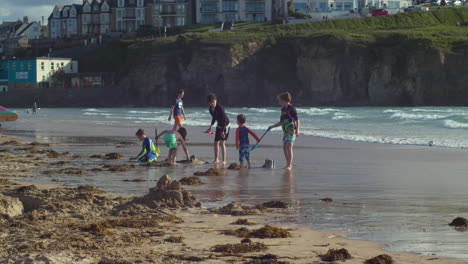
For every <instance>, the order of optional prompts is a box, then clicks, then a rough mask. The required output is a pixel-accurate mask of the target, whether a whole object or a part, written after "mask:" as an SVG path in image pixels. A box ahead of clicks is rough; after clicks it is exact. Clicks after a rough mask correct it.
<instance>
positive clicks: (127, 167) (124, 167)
mask: <svg viewBox="0 0 468 264" xmlns="http://www.w3.org/2000/svg"><path fill="white" fill-rule="evenodd" d="M103 167H104V168H106V169H107V170H108V171H111V172H125V171H131V170H133V169H134V168H135V167H136V166H135V165H133V164H132V165H126V164H124V165H109V164H105V165H104V166H103Z"/></svg>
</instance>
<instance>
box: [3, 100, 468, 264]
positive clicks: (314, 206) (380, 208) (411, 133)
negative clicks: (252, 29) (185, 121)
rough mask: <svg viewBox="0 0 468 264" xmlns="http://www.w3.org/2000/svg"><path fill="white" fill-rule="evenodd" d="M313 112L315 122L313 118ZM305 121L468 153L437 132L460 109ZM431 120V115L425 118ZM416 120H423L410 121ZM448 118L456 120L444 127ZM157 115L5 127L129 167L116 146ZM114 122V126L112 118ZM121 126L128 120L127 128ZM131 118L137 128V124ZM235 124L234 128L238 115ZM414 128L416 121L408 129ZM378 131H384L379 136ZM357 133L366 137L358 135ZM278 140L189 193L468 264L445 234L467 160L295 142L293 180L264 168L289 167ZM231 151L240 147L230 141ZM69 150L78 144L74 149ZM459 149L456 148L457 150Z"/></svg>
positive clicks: (202, 146) (455, 137)
mask: <svg viewBox="0 0 468 264" xmlns="http://www.w3.org/2000/svg"><path fill="white" fill-rule="evenodd" d="M276 110H277V109H273V108H272V109H234V110H230V111H232V113H235V112H239V111H245V112H248V113H249V119H250V120H249V122H251V123H252V124H255V122H257V125H253V126H251V127H257V128H262V127H264V126H266V124H267V123H268V124H270V123H273V122H274V121H275V120H276V119H277V112H276ZM306 110H307V111H309V112H310V113H313V114H311V115H310V116H307V115H306V114H305V113H306V112H307V111H306ZM416 110H417V111H416ZM422 110H424V111H422ZM130 111H133V112H131V113H130ZM204 111H206V109H188V112H189V113H190V115H189V117H192V116H193V117H194V120H193V121H192V122H193V123H192V124H194V125H202V124H204V125H207V123H209V121H208V122H207V120H206V119H207V114H206V112H204ZM301 111H302V112H301V117H302V122H303V123H304V129H303V132H304V133H306V134H314V133H315V134H317V133H318V132H317V131H326V132H327V133H343V134H342V135H348V136H349V135H352V134H353V133H354V134H356V135H358V134H359V132H362V135H363V136H364V135H367V134H374V135H377V136H374V137H375V138H378V137H381V138H387V139H388V138H392V136H391V135H392V134H397V132H401V133H405V134H404V135H405V138H406V141H405V143H409V142H414V143H415V144H416V143H417V140H421V142H424V141H425V140H428V139H429V138H436V137H437V138H438V140H437V141H435V142H436V143H437V142H452V143H453V142H455V143H456V144H458V146H463V147H464V146H465V144H467V145H468V143H465V140H466V142H468V136H466V135H464V132H466V131H464V130H463V129H449V128H445V127H443V126H439V125H437V124H443V123H444V121H446V120H448V119H456V120H458V121H457V122H462V120H461V119H463V118H464V117H463V115H464V114H462V113H464V111H465V110H464V109H462V108H453V109H451V108H440V109H439V108H430V109H419V110H418V109H411V108H403V109H387V108H369V109H366V108H357V109H353V108H345V109H328V110H327V109H313V108H310V109H302V110H301ZM345 111H346V113H347V114H349V115H352V116H353V118H356V119H354V121H353V122H348V121H347V120H350V119H346V118H337V115H336V113H343V112H345ZM428 111H430V112H429V113H428V114H426V113H427V112H428ZM467 111H468V110H467ZM143 112H147V113H143ZM166 112H167V111H165V112H164V113H166ZM413 112H414V113H418V114H417V115H410V116H408V115H406V116H405V114H412V113H413ZM451 112H453V113H456V115H457V116H456V117H455V116H450V117H445V116H446V115H447V113H451ZM90 113H104V114H105V115H103V114H96V115H93V114H90ZM155 113H158V114H159V115H162V113H163V110H162V109H50V110H49V109H44V110H42V111H41V112H40V113H39V115H38V116H27V117H24V118H22V119H21V120H20V121H18V122H15V123H10V124H8V125H7V126H5V125H4V126H5V127H6V128H7V129H8V131H6V133H13V134H17V135H22V136H26V137H29V138H34V139H37V140H39V141H48V142H54V143H57V144H58V146H57V147H56V148H57V149H58V150H60V151H70V152H72V153H74V154H82V155H86V156H89V155H91V154H96V153H106V152H111V151H118V152H122V153H124V154H125V155H126V156H128V157H130V156H131V155H134V154H135V153H136V152H138V150H139V146H136V145H135V146H126V147H124V148H116V144H117V143H118V142H121V141H135V139H134V138H133V137H132V135H133V133H134V132H135V130H136V126H141V127H146V128H147V129H148V130H151V129H152V124H153V123H154V122H156V121H160V122H161V123H162V124H161V125H160V126H161V127H160V129H163V128H168V126H167V124H166V123H165V121H163V120H164V118H165V116H166V114H164V117H153V116H154V114H155ZM317 113H320V115H318V114H317ZM141 115H143V117H144V118H153V119H154V120H146V121H145V120H138V116H141ZM257 115H261V117H259V116H257ZM365 115H367V120H373V118H371V116H374V121H365V120H360V121H357V120H358V119H359V118H357V117H363V116H365ZM382 115H384V116H385V115H388V117H387V119H385V118H382ZM421 115H424V116H421ZM435 115H437V116H435ZM112 116H115V118H109V117H112ZM121 116H125V117H128V118H125V119H123V118H121ZM132 116H133V119H132V118H130V117H132ZM442 116H444V117H442ZM334 117H335V118H334ZM231 118H232V119H233V115H231ZM408 118H410V119H412V121H408V120H407V119H408ZM437 118H445V120H442V119H441V120H438V119H437ZM122 120H126V121H124V122H122ZM260 120H261V121H260ZM343 120H345V121H343ZM166 122H167V121H166ZM262 122H263V123H262ZM372 122H374V123H372ZM467 122H468V121H467ZM377 123H378V124H379V125H378V127H377V128H375V126H377V125H376V124H377ZM357 127H360V130H359V129H357ZM367 128H369V129H367ZM371 128H372V129H371ZM202 131H203V128H202V127H190V129H189V137H190V144H191V145H190V148H189V149H190V151H191V152H192V153H195V154H197V156H198V157H200V158H202V159H206V160H208V159H210V158H211V155H212V153H211V152H212V150H211V147H210V146H209V143H210V140H212V138H211V137H210V136H207V135H205V134H202V133H201V132H202ZM364 131H365V132H364ZM346 133H347V134H346ZM365 133H367V134H365ZM379 133H380V134H379ZM343 137H344V136H343ZM279 138H280V135H279V134H272V135H269V136H268V137H266V139H265V142H264V143H263V142H262V145H261V147H260V148H259V149H258V150H255V152H254V153H253V159H254V162H253V163H254V167H256V168H254V169H252V170H250V171H241V172H237V171H228V176H226V177H206V178H204V180H205V181H206V183H207V184H206V185H204V186H201V187H190V188H189V189H192V191H193V192H194V193H195V194H196V196H197V197H199V199H200V200H202V201H203V202H204V205H205V206H217V205H224V204H226V203H228V202H230V201H233V200H237V201H241V202H246V203H252V204H254V203H260V202H265V201H269V200H273V199H279V200H288V201H290V202H291V203H292V204H293V205H294V209H293V210H295V211H296V214H294V215H292V216H286V217H283V218H280V219H272V221H287V222H289V223H293V224H300V225H303V224H305V225H310V226H312V227H313V228H316V229H335V228H338V229H344V230H347V231H349V234H350V236H351V237H352V238H359V239H367V240H375V241H382V242H384V243H386V245H387V248H388V249H390V250H398V251H412V252H416V253H421V254H426V255H436V256H448V257H457V258H462V259H465V260H467V263H468V251H467V250H466V245H468V232H465V233H462V232H457V231H454V230H453V229H451V228H450V227H448V225H447V223H448V222H449V221H451V220H452V219H453V218H455V217H457V216H463V217H467V216H468V215H467V214H468V194H467V192H466V190H467V188H468V179H467V177H466V175H467V174H468V163H467V162H466V156H467V155H466V154H467V153H466V150H463V149H458V148H451V149H450V148H430V147H426V146H412V145H400V146H397V145H390V144H367V143H355V142H350V141H337V140H328V139H317V138H313V137H301V138H299V139H298V141H297V145H298V147H297V148H296V159H295V168H294V171H293V173H285V172H284V171H283V170H280V169H276V170H268V169H261V168H259V167H260V166H261V165H262V159H264V158H266V157H269V158H272V159H274V160H276V161H277V163H278V165H279V166H280V165H282V164H283V157H282V154H281V148H280V142H279ZM392 140H393V139H392ZM135 142H136V141H135ZM382 142H388V141H382ZM65 143H66V144H65ZM229 143H231V144H232V143H233V139H232V138H231V140H230V141H229ZM397 143H402V141H399V142H397ZM68 144H71V147H70V146H69V145H68ZM421 144H422V143H421ZM452 147H455V144H454V145H453V146H452ZM163 151H164V149H163ZM236 157H237V154H236V151H235V150H234V149H233V148H232V147H231V148H230V149H229V160H230V161H235V159H236ZM75 162H76V164H77V165H80V166H85V167H88V168H92V167H97V166H99V165H100V163H102V162H99V161H92V162H89V163H88V161H86V162H87V163H86V164H83V161H79V160H77V161H75ZM121 162H123V161H121ZM207 168H209V165H203V166H197V167H183V168H177V169H159V168H151V169H148V168H137V169H136V170H134V171H132V172H130V173H112V174H111V173H107V172H102V173H97V174H93V173H91V174H90V175H87V176H83V177H78V176H70V175H68V176H66V175H57V176H52V177H48V176H40V177H35V178H33V179H30V180H31V181H39V182H52V180H53V179H59V180H60V181H61V182H62V183H66V184H71V185H78V184H94V185H96V186H99V187H101V188H104V189H106V190H109V191H116V192H124V193H134V194H144V193H146V192H147V190H148V188H150V187H153V186H154V184H155V182H154V181H155V180H156V179H158V178H159V177H160V176H161V175H163V174H166V173H167V174H169V175H171V176H173V177H174V178H181V177H183V176H191V175H192V174H193V172H195V171H198V170H204V169H207ZM141 177H144V178H147V179H148V180H149V181H148V182H143V183H134V182H122V180H124V179H134V178H141ZM324 197H332V198H333V199H334V202H333V203H329V204H326V203H323V202H320V201H319V198H324Z"/></svg>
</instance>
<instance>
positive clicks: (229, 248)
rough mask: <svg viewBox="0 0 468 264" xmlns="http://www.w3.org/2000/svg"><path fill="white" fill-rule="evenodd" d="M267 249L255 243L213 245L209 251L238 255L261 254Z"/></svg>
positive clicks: (265, 246) (261, 244)
mask: <svg viewBox="0 0 468 264" xmlns="http://www.w3.org/2000/svg"><path fill="white" fill-rule="evenodd" d="M267 249H268V247H267V245H265V244H263V243H261V242H255V243H239V244H225V245H215V246H213V247H212V248H211V251H213V252H219V253H224V254H240V253H249V252H261V251H265V250H267Z"/></svg>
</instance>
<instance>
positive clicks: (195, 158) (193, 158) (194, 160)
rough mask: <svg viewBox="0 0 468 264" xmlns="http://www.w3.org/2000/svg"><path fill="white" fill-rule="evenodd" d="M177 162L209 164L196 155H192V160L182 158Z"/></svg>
mask: <svg viewBox="0 0 468 264" xmlns="http://www.w3.org/2000/svg"><path fill="white" fill-rule="evenodd" d="M177 163H181V164H187V165H203V164H208V162H207V161H204V160H201V159H198V158H197V157H196V156H195V155H192V156H190V160H180V161H177Z"/></svg>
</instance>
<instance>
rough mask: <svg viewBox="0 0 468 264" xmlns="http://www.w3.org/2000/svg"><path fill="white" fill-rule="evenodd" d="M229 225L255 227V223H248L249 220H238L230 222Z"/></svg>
mask: <svg viewBox="0 0 468 264" xmlns="http://www.w3.org/2000/svg"><path fill="white" fill-rule="evenodd" d="M231 225H256V223H253V222H250V221H249V219H242V218H239V219H237V220H236V221H234V222H232V223H231Z"/></svg>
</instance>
